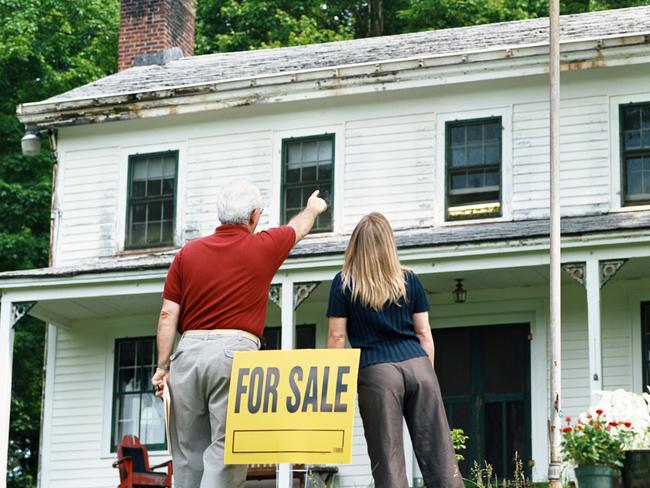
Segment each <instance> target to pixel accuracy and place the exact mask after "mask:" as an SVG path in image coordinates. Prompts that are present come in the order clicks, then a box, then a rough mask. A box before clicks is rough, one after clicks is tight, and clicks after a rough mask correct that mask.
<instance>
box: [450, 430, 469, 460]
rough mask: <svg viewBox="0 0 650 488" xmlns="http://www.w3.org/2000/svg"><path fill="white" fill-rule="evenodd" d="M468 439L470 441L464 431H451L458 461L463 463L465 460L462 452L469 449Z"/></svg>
mask: <svg viewBox="0 0 650 488" xmlns="http://www.w3.org/2000/svg"><path fill="white" fill-rule="evenodd" d="M467 439H469V436H466V435H465V432H464V431H463V429H451V443H452V445H453V446H454V451H455V453H456V461H463V460H464V459H465V458H464V457H463V455H462V454H461V453H460V451H464V450H465V449H467V446H466V445H465V441H467Z"/></svg>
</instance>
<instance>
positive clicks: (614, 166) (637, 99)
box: [609, 92, 650, 212]
mask: <svg viewBox="0 0 650 488" xmlns="http://www.w3.org/2000/svg"><path fill="white" fill-rule="evenodd" d="M643 102H648V103H650V92H644V93H635V94H630V95H620V96H612V97H610V98H609V139H610V144H609V147H610V154H609V161H610V169H609V171H610V174H611V178H610V181H611V188H610V208H611V211H612V212H633V211H635V210H648V208H650V206H649V205H626V206H623V205H622V195H621V192H622V188H623V186H622V184H623V182H622V180H621V176H622V175H621V170H622V162H621V136H620V135H621V125H620V120H619V107H620V106H621V105H626V104H628V103H643Z"/></svg>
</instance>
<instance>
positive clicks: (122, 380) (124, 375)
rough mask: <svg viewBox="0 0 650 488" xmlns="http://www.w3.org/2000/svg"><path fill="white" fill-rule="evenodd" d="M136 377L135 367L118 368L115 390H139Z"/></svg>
mask: <svg viewBox="0 0 650 488" xmlns="http://www.w3.org/2000/svg"><path fill="white" fill-rule="evenodd" d="M139 390H140V386H139V384H138V378H136V368H120V373H119V378H118V384H117V391H119V392H127V391H139Z"/></svg>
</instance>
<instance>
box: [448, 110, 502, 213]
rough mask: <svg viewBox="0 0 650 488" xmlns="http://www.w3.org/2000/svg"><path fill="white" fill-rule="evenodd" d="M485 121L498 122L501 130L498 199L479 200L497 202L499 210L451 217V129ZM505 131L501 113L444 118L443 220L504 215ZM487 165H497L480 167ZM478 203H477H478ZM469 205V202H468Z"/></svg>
mask: <svg viewBox="0 0 650 488" xmlns="http://www.w3.org/2000/svg"><path fill="white" fill-rule="evenodd" d="M485 122H498V124H499V126H500V127H501V130H500V132H499V163H498V171H499V185H498V186H499V190H498V191H499V199H498V201H495V202H480V203H498V204H499V212H498V213H494V214H478V215H475V216H472V215H470V216H459V217H452V216H450V215H449V192H450V188H451V172H450V171H449V170H450V169H451V166H450V162H451V129H453V128H454V127H467V126H470V125H481V124H483V123H485ZM504 131H505V125H504V121H503V116H502V115H490V116H487V117H473V118H467V119H453V120H445V122H444V162H443V168H444V169H443V171H444V195H445V197H444V208H443V216H444V221H445V222H466V221H474V220H481V219H498V218H502V217H504V215H505V212H504V198H503V197H504V187H505V184H504V168H503V166H504V165H503V159H504V141H503V133H504ZM487 166H497V165H483V166H481V167H483V168H485V167H487ZM480 203H478V204H480ZM478 204H476V205H478ZM468 205H469V204H468Z"/></svg>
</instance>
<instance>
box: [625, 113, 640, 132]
mask: <svg viewBox="0 0 650 488" xmlns="http://www.w3.org/2000/svg"><path fill="white" fill-rule="evenodd" d="M640 122H641V109H640V108H638V107H628V108H626V109H625V110H623V130H638V129H640V128H641V124H640Z"/></svg>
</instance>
